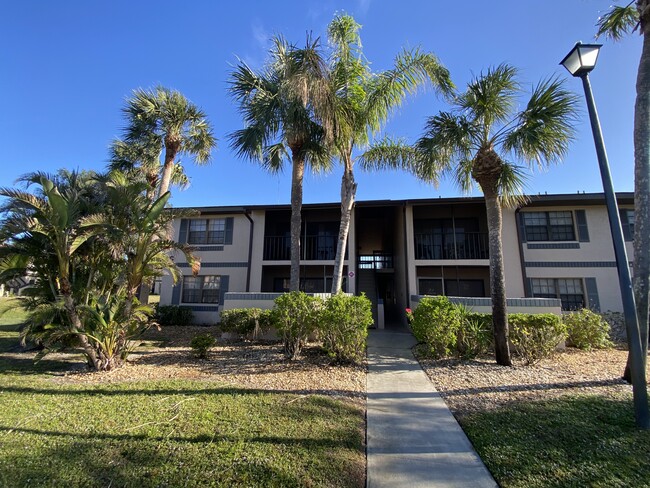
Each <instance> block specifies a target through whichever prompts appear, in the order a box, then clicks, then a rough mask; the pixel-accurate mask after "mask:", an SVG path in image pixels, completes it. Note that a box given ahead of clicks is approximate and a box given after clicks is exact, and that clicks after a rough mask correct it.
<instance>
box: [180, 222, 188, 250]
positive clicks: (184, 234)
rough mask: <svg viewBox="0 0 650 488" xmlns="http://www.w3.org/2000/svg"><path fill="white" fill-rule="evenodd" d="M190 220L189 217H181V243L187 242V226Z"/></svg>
mask: <svg viewBox="0 0 650 488" xmlns="http://www.w3.org/2000/svg"><path fill="white" fill-rule="evenodd" d="M188 224H189V221H188V220H187V219H181V230H180V232H179V233H178V242H179V244H185V243H186V242H187V227H188Z"/></svg>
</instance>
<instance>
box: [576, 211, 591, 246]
mask: <svg viewBox="0 0 650 488" xmlns="http://www.w3.org/2000/svg"><path fill="white" fill-rule="evenodd" d="M576 221H577V224H578V240H579V241H580V242H589V229H588V228H587V213H586V212H585V211H584V210H576Z"/></svg>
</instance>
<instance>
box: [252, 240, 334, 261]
mask: <svg viewBox="0 0 650 488" xmlns="http://www.w3.org/2000/svg"><path fill="white" fill-rule="evenodd" d="M337 239H338V236H318V235H315V236H310V235H307V236H302V237H301V239H300V259H304V260H305V261H313V260H324V261H331V260H334V258H335V257H336V242H337ZM264 259H265V260H267V261H289V260H290V259H291V238H290V237H288V236H266V237H264Z"/></svg>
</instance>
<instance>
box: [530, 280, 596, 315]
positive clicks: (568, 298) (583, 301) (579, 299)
mask: <svg viewBox="0 0 650 488" xmlns="http://www.w3.org/2000/svg"><path fill="white" fill-rule="evenodd" d="M536 280H537V282H538V286H540V288H541V285H542V284H541V283H540V281H541V280H545V281H546V282H552V284H553V290H554V291H553V293H550V292H549V293H536V292H535V285H536V283H535V281H536ZM569 282H573V283H571V285H572V286H573V285H575V284H576V283H579V284H580V291H581V293H569V290H568V285H569V284H570V283H569ZM562 284H563V285H565V287H567V289H566V290H565V292H564V293H562V289H561V288H562V287H561V285H562ZM545 287H547V288H548V283H547V284H546V286H545ZM530 292H531V295H532V296H533V298H559V299H560V300H561V302H562V310H565V311H571V310H580V309H581V308H585V307H586V306H587V303H588V301H587V294H586V292H587V287H586V286H585V283H584V279H583V278H530Z"/></svg>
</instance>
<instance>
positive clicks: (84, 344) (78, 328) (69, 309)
mask: <svg viewBox="0 0 650 488" xmlns="http://www.w3.org/2000/svg"><path fill="white" fill-rule="evenodd" d="M61 295H62V296H63V306H64V307H65V311H66V314H67V315H68V320H70V324H71V325H72V329H73V330H74V331H75V332H76V333H77V337H78V338H79V342H80V343H81V348H82V349H83V351H84V354H85V355H86V357H87V358H88V361H89V363H90V364H91V365H92V367H93V368H94V369H95V370H96V371H99V370H100V369H101V361H100V360H99V358H98V357H97V353H96V351H95V349H94V348H93V346H92V345H91V344H90V342H89V341H88V337H87V336H86V334H84V333H83V325H82V324H81V319H80V318H79V314H78V313H77V307H76V306H75V304H74V299H73V298H72V287H71V286H70V281H69V280H68V278H67V277H65V276H61Z"/></svg>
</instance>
